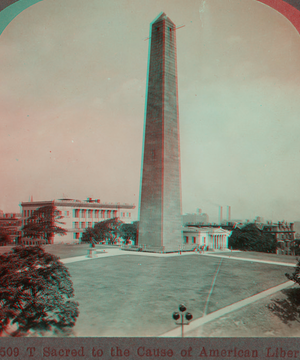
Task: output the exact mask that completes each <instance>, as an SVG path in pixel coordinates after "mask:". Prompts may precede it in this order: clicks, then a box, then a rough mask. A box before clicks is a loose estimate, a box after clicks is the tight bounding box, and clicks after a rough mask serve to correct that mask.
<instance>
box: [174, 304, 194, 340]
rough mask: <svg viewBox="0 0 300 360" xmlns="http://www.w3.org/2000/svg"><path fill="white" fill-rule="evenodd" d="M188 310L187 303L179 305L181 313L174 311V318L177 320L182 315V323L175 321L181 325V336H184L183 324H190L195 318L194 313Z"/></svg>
mask: <svg viewBox="0 0 300 360" xmlns="http://www.w3.org/2000/svg"><path fill="white" fill-rule="evenodd" d="M186 310H187V309H186V307H185V305H183V304H181V305H179V311H180V313H178V312H176V311H175V312H173V319H174V320H175V321H177V320H178V319H180V317H181V322H180V323H177V322H176V323H175V324H176V325H181V337H183V325H189V324H190V321H191V320H192V318H193V315H192V314H191V313H189V312H186ZM184 315H185V319H186V321H187V322H186V323H184V322H183V317H184Z"/></svg>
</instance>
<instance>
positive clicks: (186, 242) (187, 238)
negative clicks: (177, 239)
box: [184, 236, 196, 244]
mask: <svg viewBox="0 0 300 360" xmlns="http://www.w3.org/2000/svg"><path fill="white" fill-rule="evenodd" d="M191 240H192V242H190V244H196V237H195V236H193V237H192V239H191ZM184 243H185V244H188V243H189V237H188V236H185V237H184Z"/></svg>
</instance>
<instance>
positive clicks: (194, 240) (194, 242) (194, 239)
mask: <svg viewBox="0 0 300 360" xmlns="http://www.w3.org/2000/svg"><path fill="white" fill-rule="evenodd" d="M193 244H196V237H195V236H193Z"/></svg>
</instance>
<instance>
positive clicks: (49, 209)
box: [22, 205, 67, 244]
mask: <svg viewBox="0 0 300 360" xmlns="http://www.w3.org/2000/svg"><path fill="white" fill-rule="evenodd" d="M62 218H63V216H62V215H61V211H60V210H58V209H57V208H56V207H55V206H54V205H48V206H42V207H40V208H39V209H37V210H35V211H34V212H33V214H32V216H30V217H29V218H28V220H27V224H25V225H24V226H23V227H22V231H23V234H24V236H26V237H35V238H44V239H45V240H46V242H47V244H51V243H52V241H53V236H54V235H55V234H59V235H66V234H67V231H66V230H65V229H63V228H61V227H59V226H58V225H57V224H65V223H64V222H61V221H60V220H61V219H62Z"/></svg>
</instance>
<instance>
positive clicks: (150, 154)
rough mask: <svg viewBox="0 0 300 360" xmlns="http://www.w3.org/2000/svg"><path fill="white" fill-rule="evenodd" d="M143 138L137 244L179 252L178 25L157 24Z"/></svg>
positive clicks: (163, 21) (164, 18) (166, 20)
mask: <svg viewBox="0 0 300 360" xmlns="http://www.w3.org/2000/svg"><path fill="white" fill-rule="evenodd" d="M150 41H151V45H150V63H149V64H148V66H149V71H148V93H147V104H146V124H145V134H144V136H145V137H144V154H143V156H144V159H143V169H142V187H141V203H140V225H139V245H140V246H142V247H143V248H144V249H146V250H148V251H156V252H158V251H166V252H168V251H177V250H178V248H179V247H180V246H181V244H182V219H181V177H180V145H179V116H178V86H177V60H176V26H175V24H174V23H173V22H172V21H171V20H170V19H169V18H168V17H167V16H166V14H165V13H162V14H160V16H159V17H158V18H157V19H156V20H154V22H153V23H152V28H151V37H150Z"/></svg>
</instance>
